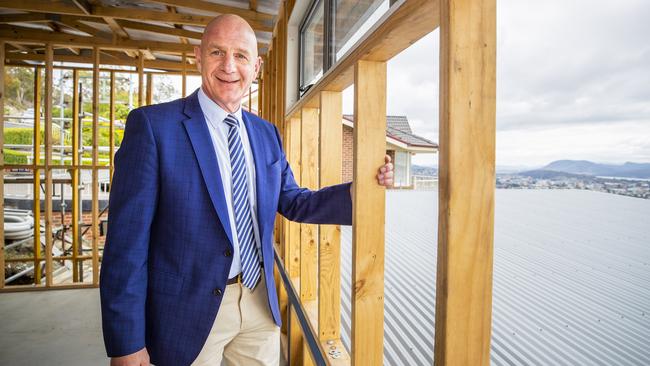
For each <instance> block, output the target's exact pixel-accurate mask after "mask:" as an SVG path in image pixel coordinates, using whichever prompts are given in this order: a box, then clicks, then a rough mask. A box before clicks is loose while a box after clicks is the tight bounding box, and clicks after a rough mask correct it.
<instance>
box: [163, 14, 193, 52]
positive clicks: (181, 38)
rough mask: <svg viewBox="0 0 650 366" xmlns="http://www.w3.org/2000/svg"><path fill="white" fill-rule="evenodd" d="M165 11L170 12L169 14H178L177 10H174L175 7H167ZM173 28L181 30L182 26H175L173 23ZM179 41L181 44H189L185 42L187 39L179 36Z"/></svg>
mask: <svg viewBox="0 0 650 366" xmlns="http://www.w3.org/2000/svg"><path fill="white" fill-rule="evenodd" d="M167 11H168V12H170V13H173V14H176V13H178V10H176V7H175V6H171V5H167ZM174 28H176V29H183V26H182V25H181V24H175V23H174ZM179 39H180V40H181V43H183V44H188V43H190V42H189V41H188V40H187V37H183V36H179Z"/></svg>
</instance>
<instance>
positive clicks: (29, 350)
mask: <svg viewBox="0 0 650 366" xmlns="http://www.w3.org/2000/svg"><path fill="white" fill-rule="evenodd" d="M283 342H284V343H283V344H286V340H283ZM282 356H283V355H281V357H282ZM108 364H109V359H108V358H107V357H106V352H105V350H104V341H103V339H102V325H101V311H100V305H99V289H77V290H56V291H33V292H16V293H4V294H0V366H5V365H7V366H9V365H11V366H37V365H38V366H96V365H103V366H106V365H108ZM280 365H283V366H285V365H286V360H285V359H284V357H282V359H281V361H280Z"/></svg>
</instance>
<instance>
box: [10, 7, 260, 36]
mask: <svg viewBox="0 0 650 366" xmlns="http://www.w3.org/2000/svg"><path fill="white" fill-rule="evenodd" d="M0 8H8V9H15V10H22V11H31V12H39V13H40V12H43V11H45V12H47V13H55V14H66V15H75V16H84V17H96V18H106V17H109V18H117V19H129V20H142V21H158V22H167V23H177V24H188V25H198V26H205V25H206V24H207V23H208V22H209V21H210V20H212V17H211V16H198V15H192V14H180V13H176V14H173V13H168V12H162V11H154V10H142V9H132V8H129V9H125V8H114V7H105V6H100V5H95V6H93V7H92V14H86V13H84V12H83V11H82V10H81V9H79V8H78V7H77V6H75V5H70V4H69V3H67V2H63V1H60V0H51V1H45V0H21V1H16V0H0ZM248 22H249V23H250V25H251V27H253V29H255V30H258V31H265V32H271V31H272V30H273V27H271V26H269V25H267V24H266V23H265V22H264V21H261V20H255V19H248Z"/></svg>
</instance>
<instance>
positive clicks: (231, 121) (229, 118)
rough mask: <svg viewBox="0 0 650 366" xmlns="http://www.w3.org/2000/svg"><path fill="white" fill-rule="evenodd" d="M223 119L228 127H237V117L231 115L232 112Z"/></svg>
mask: <svg viewBox="0 0 650 366" xmlns="http://www.w3.org/2000/svg"><path fill="white" fill-rule="evenodd" d="M223 121H224V122H226V124H227V125H228V126H230V127H239V121H237V117H235V116H233V115H232V114H229V115H228V116H227V117H226V119H224V120H223Z"/></svg>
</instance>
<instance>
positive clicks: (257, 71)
mask: <svg viewBox="0 0 650 366" xmlns="http://www.w3.org/2000/svg"><path fill="white" fill-rule="evenodd" d="M262 63H263V61H262V58H261V57H260V56H257V60H255V75H253V80H255V79H257V77H258V76H259V74H260V70H261V69H262Z"/></svg>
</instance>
